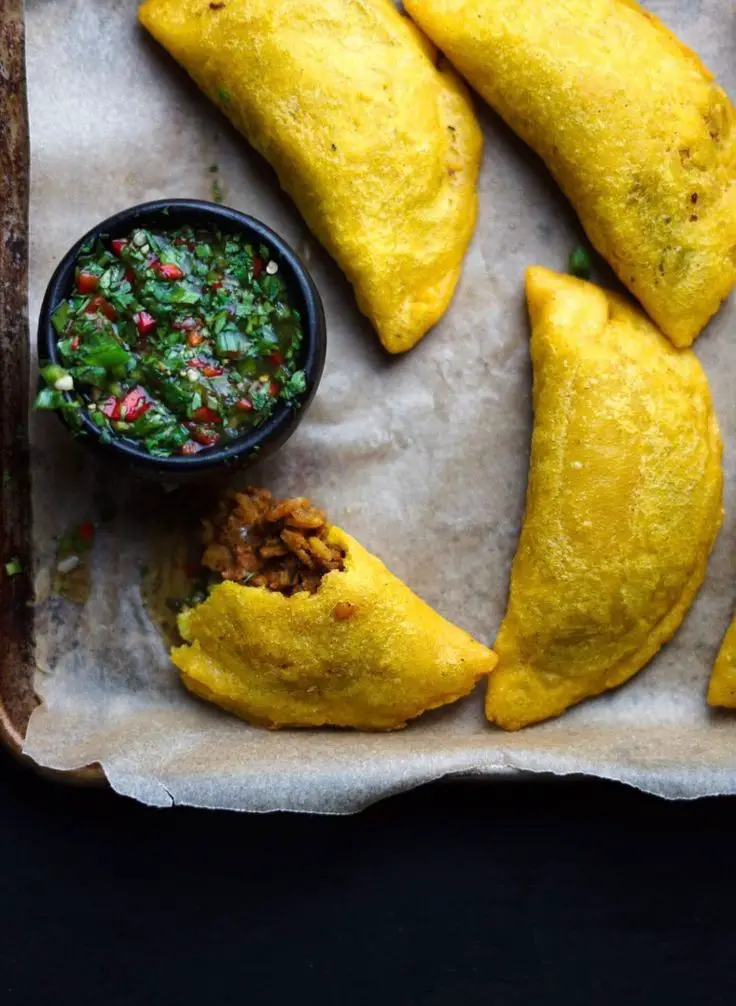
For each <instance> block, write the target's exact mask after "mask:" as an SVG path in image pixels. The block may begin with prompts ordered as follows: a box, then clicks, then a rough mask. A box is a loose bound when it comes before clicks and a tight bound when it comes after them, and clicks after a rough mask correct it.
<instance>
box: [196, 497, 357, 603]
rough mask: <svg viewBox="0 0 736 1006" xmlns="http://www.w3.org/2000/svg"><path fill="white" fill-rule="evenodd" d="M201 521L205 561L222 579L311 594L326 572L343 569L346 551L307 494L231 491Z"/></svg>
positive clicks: (276, 589) (204, 564) (323, 515)
mask: <svg viewBox="0 0 736 1006" xmlns="http://www.w3.org/2000/svg"><path fill="white" fill-rule="evenodd" d="M203 526H204V533H203V541H204V545H205V549H204V554H203V556H202V565H203V566H205V567H206V568H207V569H210V570H212V571H213V572H215V573H217V574H219V576H221V577H222V578H223V579H224V580H233V581H235V582H236V583H243V584H246V583H247V584H249V585H250V586H252V587H266V588H267V589H268V590H275V591H279V592H280V593H282V594H287V595H290V594H295V593H297V591H308V592H310V593H313V592H314V591H316V590H317V588H318V587H319V585H320V582H321V580H322V577H323V576H324V575H325V574H326V573H329V572H331V571H332V570H341V569H343V568H344V559H345V553H344V551H343V550H342V549H341V548H338V547H337V546H336V545H333V544H330V543H329V542H328V540H327V538H328V533H329V529H330V525H329V524H328V523H327V519H326V517H325V514H324V513H323V512H322V511H321V510H318V509H317V507H315V506H314V505H313V504H312V503H310V502H309V500H308V499H305V498H304V497H303V496H296V497H294V498H292V499H285V500H275V499H274V498H273V496H272V495H271V493H270V492H268V491H267V490H266V489H254V488H248V489H246V490H245V491H244V492H234V491H233V492H230V493H228V494H227V495H226V496H225V497H224V498H223V500H222V501H221V503H220V505H219V507H218V510H217V512H216V514H215V515H214V517H213V518H212V519H211V520H205V521H204V522H203Z"/></svg>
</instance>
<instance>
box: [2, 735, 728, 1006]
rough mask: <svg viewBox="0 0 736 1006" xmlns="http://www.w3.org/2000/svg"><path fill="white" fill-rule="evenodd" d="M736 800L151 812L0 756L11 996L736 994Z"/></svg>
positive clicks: (429, 998)
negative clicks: (347, 811)
mask: <svg viewBox="0 0 736 1006" xmlns="http://www.w3.org/2000/svg"><path fill="white" fill-rule="evenodd" d="M735 828H736V803H735V802H734V801H731V800H707V801H701V802H698V803H689V804H686V803H679V804H668V803H664V802H661V801H659V800H656V799H654V798H651V797H646V796H642V795H641V794H638V793H636V792H634V791H631V790H628V789H625V788H623V787H619V786H616V785H613V784H603V783H593V782H574V783H569V782H568V783H555V782H552V783H548V782H546V781H542V782H540V781H535V782H530V783H522V784H504V785H486V784H477V783H459V784H458V783H456V784H449V785H448V784H444V785H442V786H435V787H428V788H425V789H423V790H419V791H416V792H414V793H411V794H407V795H404V796H402V797H397V798H395V799H393V800H389V801H386V802H384V803H383V804H379V805H378V806H376V807H374V808H371V809H369V810H368V811H366V812H364V813H363V814H361V815H358V816H354V817H350V818H306V817H298V816H283V815H274V816H267V817H251V816H246V815H235V814H214V813H209V812H201V811H193V810H189V809H184V808H181V809H178V808H177V809H174V810H153V809H149V808H146V807H142V806H139V805H137V804H133V803H131V802H129V801H125V800H122V799H120V798H118V797H116V796H115V795H114V794H111V793H109V792H104V791H92V790H79V789H74V788H70V787H66V786H62V785H59V784H58V783H53V782H50V781H48V780H45V779H41V778H39V777H37V776H35V775H34V774H31V773H30V772H29V771H28V770H26V769H24V768H22V767H21V766H19V765H17V764H16V763H15V762H13V761H11V759H10V757H9V756H8V755H6V754H4V753H3V754H1V755H0V856H1V862H2V867H1V869H0V911H1V913H2V915H1V916H0V917H1V918H2V922H1V923H0V1003H2V1004H3V1006H6V1004H7V1006H17V1004H23V1006H25V1004H36V1003H38V1004H49V1003H57V1002H62V1003H65V1004H66V1003H68V1004H70V1006H71V1004H74V1006H87V1004H89V1006H118V1004H126V1006H127V1004H131V1006H133V1004H134V1006H147V1004H149V1003H150V1004H156V1006H168V1004H172V1006H174V1004H175V1006H181V1004H185V1003H198V1002H200V1001H203V1002H204V1001H206V1002H207V1003H208V1004H212V1006H229V1004H231V1003H233V1004H235V1003H237V1004H246V1003H247V1004H252V1003H268V1004H270V1003H276V1004H281V1003H292V1002H294V1003H299V1004H307V1006H308V1004H312V1003H314V1004H320V1006H332V1004H335V1006H337V1004H339V1006H362V1004H369V1003H370V1004H374V1003H377V1004H379V1006H386V1004H393V1003H396V1004H402V1006H414V1004H421V1006H435V1004H442V1006H445V1004H448V1006H474V1004H476V1003H477V1004H483V1006H511V1004H514V1006H515V1004H519V1006H522V1004H523V1006H538V1004H541V1003H556V1002H565V1003H566V1004H568V1006H578V1004H580V1006H600V1004H608V1003H612V1004H613V1003H616V1004H626V1006H632V1004H639V1003H641V1004H644V1003H647V1004H650V1003H657V1004H659V1003H677V1004H680V1003H682V1004H688V1006H689V1004H700V1003H708V1004H709V1006H720V1004H729V1006H732V1004H733V1003H734V1000H735V998H736V996H735V993H734V988H733V968H732V962H733V959H734V945H733V936H734V928H735V927H734V922H733V916H734V898H733V888H734V884H733V879H732V876H733V864H734V851H733V850H734V843H735V841H736V831H735Z"/></svg>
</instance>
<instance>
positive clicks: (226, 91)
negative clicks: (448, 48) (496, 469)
mask: <svg viewBox="0 0 736 1006" xmlns="http://www.w3.org/2000/svg"><path fill="white" fill-rule="evenodd" d="M139 16H140V20H141V22H142V23H143V24H144V25H145V27H146V28H147V29H148V30H149V31H150V32H151V33H152V34H153V35H154V36H155V37H156V38H157V39H158V41H159V42H161V43H162V45H164V46H165V47H166V48H167V49H168V50H169V51H170V52H171V54H172V55H173V56H174V57H175V58H176V59H177V60H178V61H179V62H180V63H181V64H182V65H183V66H184V67H185V68H186V69H187V70H188V71H189V73H190V74H191V75H192V77H194V79H195V80H196V81H197V83H198V84H199V86H200V87H201V88H202V90H203V91H204V92H205V93H206V94H207V95H208V96H209V97H210V98H211V99H212V100H213V101H215V102H216V103H217V104H218V105H219V106H220V108H221V109H222V110H223V111H224V112H225V114H226V115H227V116H228V117H229V118H230V119H231V120H232V122H233V123H234V125H235V126H236V127H237V128H238V129H239V130H240V131H241V132H242V133H243V134H244V135H245V136H246V138H247V139H248V140H249V141H250V143H252V144H253V146H254V147H255V148H256V149H257V150H258V151H259V152H260V153H261V154H263V156H264V157H266V158H267V160H268V161H270V163H271V164H272V166H273V167H274V168H275V169H276V173H277V175H278V177H279V181H280V182H281V185H282V187H283V188H284V189H285V190H286V191H287V192H288V193H289V195H290V196H291V197H292V198H293V200H294V202H295V203H296V205H297V207H298V209H299V211H300V212H301V214H302V216H303V217H304V219H305V220H306V222H307V224H308V225H309V227H310V229H311V230H312V231H313V233H314V234H315V235H316V236H317V238H319V240H320V241H321V242H322V244H323V245H324V246H325V248H326V249H327V250H328V251H329V253H330V254H331V255H332V256H333V257H334V258H335V259H336V260H337V262H338V264H339V265H340V267H341V268H342V270H343V271H344V272H345V274H346V275H347V277H348V279H349V280H350V282H351V283H352V284H353V287H354V288H355V293H356V297H357V301H358V306H359V307H360V309H361V311H363V312H364V313H365V314H366V315H368V317H369V318H370V320H371V321H372V323H373V325H374V326H375V328H376V330H377V332H378V335H379V337H380V339H381V342H382V343H383V345H384V346H385V347H386V349H388V350H389V352H391V353H400V352H404V351H405V350H407V349H410V348H411V347H412V346H413V345H414V344H415V343H417V342H418V341H419V339H421V338H422V336H423V335H424V334H425V332H426V331H427V330H428V329H429V328H430V327H431V326H432V325H433V324H434V323H435V322H436V321H437V320H438V319H439V318H441V317H442V315H443V314H444V312H445V310H446V309H447V306H448V304H449V303H450V300H451V298H452V294H453V291H454V289H455V285H456V283H457V280H458V277H459V276H460V270H461V265H462V260H463V256H464V254H465V250H466V248H467V245H468V242H469V241H470V237H471V235H472V232H473V228H474V226H475V218H476V212H477V201H478V200H477V193H476V182H477V176H478V169H479V164H480V155H481V143H482V139H481V134H480V129H479V127H478V124H477V122H476V119H475V115H474V113H473V109H472V106H471V103H470V98H469V97H468V94H467V92H466V90H465V87H464V85H463V84H462V83H461V82H460V81H459V79H458V78H457V76H456V75H455V73H454V72H453V71H452V70H451V69H450V68H439V69H438V68H437V66H436V65H435V62H434V52H433V50H432V46H431V45H430V44H429V43H428V42H427V40H426V39H425V38H424V36H422V35H421V33H420V32H419V31H417V29H416V28H415V27H414V26H413V25H412V24H411V22H410V21H409V20H408V19H407V18H405V17H402V16H401V15H400V14H399V13H398V12H397V11H396V9H395V8H394V7H393V5H392V4H391V3H390V0H223V2H222V3H209V2H208V0H147V2H146V3H144V4H143V6H142V7H141V8H140V13H139Z"/></svg>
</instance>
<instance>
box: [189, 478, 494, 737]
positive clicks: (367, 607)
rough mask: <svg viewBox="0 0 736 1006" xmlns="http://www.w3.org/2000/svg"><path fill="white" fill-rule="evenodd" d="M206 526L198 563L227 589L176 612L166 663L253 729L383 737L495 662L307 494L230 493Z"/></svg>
mask: <svg viewBox="0 0 736 1006" xmlns="http://www.w3.org/2000/svg"><path fill="white" fill-rule="evenodd" d="M209 527H210V530H209V533H208V538H209V544H208V546H207V548H206V550H205V554H204V560H203V561H204V563H205V565H207V566H208V567H209V568H211V569H213V570H216V571H217V572H218V573H219V574H220V575H221V576H222V577H224V578H225V580H226V582H223V583H220V584H218V585H216V586H215V587H214V588H213V589H212V592H211V594H210V596H209V597H208V598H207V599H206V600H204V601H203V602H202V603H200V604H197V605H196V606H195V607H191V608H188V609H187V610H186V611H185V612H184V613H183V614H181V615H180V616H179V628H180V631H181V635H182V637H183V638H184V639H185V640H186V645H184V646H180V647H178V648H175V649H173V650H172V653H171V656H172V659H173V661H174V663H175V664H176V665H177V667H178V668H179V669H180V671H181V675H182V679H183V681H184V684H185V685H186V686H187V688H189V689H190V690H191V691H192V692H194V693H195V694H197V695H199V696H201V697H202V698H205V699H208V700H209V701H211V702H215V703H216V704H217V705H220V706H223V707H224V708H226V709H229V710H231V711H232V712H234V713H237V714H238V715H239V716H243V717H244V718H245V719H247V720H249V721H250V722H252V723H256V724H259V725H263V726H269V727H281V726H300V727H306V726H323V725H331V726H340V727H357V728H361V729H367V730H389V729H395V728H397V727H402V726H404V725H405V724H406V721H407V720H410V719H412V718H413V717H415V716H419V715H420V713H422V712H424V711H425V710H427V709H435V708H436V707H438V706H442V705H445V704H446V703H449V702H454V701H455V700H456V699H458V698H460V697H461V696H463V695H467V694H468V692H470V691H471V690H472V688H473V686H474V685H475V684H476V682H477V681H478V680H479V678H481V677H483V676H484V675H487V674H488V673H489V672H490V671H491V670H492V668H493V667H494V665H495V663H496V656H495V654H494V653H493V652H492V651H491V650H489V649H488V648H487V647H485V646H483V645H482V644H481V643H478V642H476V641H475V640H474V639H473V638H472V637H471V636H470V635H469V634H468V633H467V632H465V631H463V630H462V629H460V628H458V627H457V626H455V625H452V624H451V623H450V622H448V621H446V620H445V619H444V618H442V616H441V615H439V614H437V612H436V611H434V610H433V609H432V608H430V607H429V605H427V604H425V603H424V601H422V600H420V599H419V598H418V597H417V596H416V595H415V594H413V593H412V591H411V590H409V588H408V587H407V586H406V585H405V584H403V583H402V582H401V580H399V579H397V578H396V577H395V576H393V575H392V574H391V573H390V572H389V571H388V570H387V569H386V567H385V566H384V565H383V563H382V562H380V560H379V559H377V558H376V557H375V556H374V555H371V554H370V553H369V552H367V551H366V550H365V549H364V548H362V547H361V545H359V544H358V542H357V541H355V540H354V539H353V538H351V537H350V536H349V535H348V534H346V533H345V532H344V531H342V530H341V529H340V528H338V527H334V526H330V525H328V524H326V523H325V522H324V515H323V514H320V512H319V511H316V510H315V509H314V508H313V507H311V506H310V505H309V504H308V503H307V501H306V500H287V501H283V502H280V503H275V502H273V501H272V500H271V499H270V496H269V494H267V493H264V492H263V491H257V490H249V492H248V493H246V494H240V493H238V494H235V502H234V509H233V510H232V511H227V509H226V512H225V513H224V515H223V516H222V517H221V519H220V521H219V523H218V522H215V524H214V525H210V526H209ZM243 580H245V581H247V582H245V583H244V582H242V581H243ZM228 581H229V582H228ZM238 581H240V582H238ZM254 584H255V586H254Z"/></svg>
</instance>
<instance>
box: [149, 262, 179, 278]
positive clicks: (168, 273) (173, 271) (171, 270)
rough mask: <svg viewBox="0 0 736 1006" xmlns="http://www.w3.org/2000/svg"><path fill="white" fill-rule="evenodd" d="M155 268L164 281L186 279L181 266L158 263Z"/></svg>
mask: <svg viewBox="0 0 736 1006" xmlns="http://www.w3.org/2000/svg"><path fill="white" fill-rule="evenodd" d="M154 268H155V270H156V272H157V273H158V274H159V276H161V277H162V279H172V280H174V279H183V278H184V273H183V271H182V270H181V269H180V268H179V266H178V265H174V264H173V263H171V262H157V263H156V265H155V266H154Z"/></svg>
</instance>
